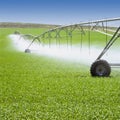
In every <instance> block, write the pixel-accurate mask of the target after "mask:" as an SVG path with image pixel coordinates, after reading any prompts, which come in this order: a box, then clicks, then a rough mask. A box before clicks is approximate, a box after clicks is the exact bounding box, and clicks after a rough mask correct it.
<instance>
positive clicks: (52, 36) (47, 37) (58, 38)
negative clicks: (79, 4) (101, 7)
mask: <svg viewBox="0 0 120 120" xmlns="http://www.w3.org/2000/svg"><path fill="white" fill-rule="evenodd" d="M112 22H114V23H116V24H114V25H112V24H109V23H112ZM118 22H119V23H118ZM75 31H77V33H75V34H79V35H80V36H79V39H80V49H82V44H83V42H84V40H83V38H84V36H85V35H86V34H87V36H88V37H87V42H88V48H89V52H90V47H91V41H92V37H91V32H92V31H96V32H99V33H101V34H104V35H105V41H106V45H105V47H104V49H103V51H102V52H101V53H100V55H99V56H98V57H97V59H96V60H95V62H93V64H92V65H91V67H90V73H91V75H92V76H99V77H108V76H109V75H110V73H111V67H120V63H108V62H107V61H106V60H102V59H101V58H102V57H103V56H104V54H105V53H106V52H107V51H108V50H109V49H110V47H111V46H112V45H113V43H114V42H115V41H116V40H117V39H118V38H119V37H120V18H112V19H103V20H96V21H90V22H81V23H79V24H72V25H66V26H58V27H56V28H53V29H50V30H48V31H45V32H43V33H42V34H40V35H38V36H33V35H30V34H20V36H21V37H24V38H26V37H27V38H28V37H29V38H31V39H32V41H31V43H30V44H29V45H28V47H27V49H25V52H26V53H30V52H31V51H30V47H31V45H32V44H33V43H34V42H35V41H36V42H37V41H38V42H39V43H40V44H43V45H44V44H48V45H49V47H52V46H51V44H52V42H53V40H54V44H56V45H58V46H59V47H60V45H61V44H62V42H63V41H62V40H63V39H62V38H64V40H66V45H67V46H71V48H72V44H73V41H74V38H73V35H75V34H74V32H75ZM16 34H18V33H17V32H16ZM108 36H109V37H108ZM108 38H109V40H108Z"/></svg>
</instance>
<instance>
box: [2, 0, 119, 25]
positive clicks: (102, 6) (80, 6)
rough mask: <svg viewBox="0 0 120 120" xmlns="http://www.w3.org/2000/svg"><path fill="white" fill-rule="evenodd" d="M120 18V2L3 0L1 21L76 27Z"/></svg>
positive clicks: (108, 0) (106, 0)
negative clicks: (88, 22) (84, 23)
mask: <svg viewBox="0 0 120 120" xmlns="http://www.w3.org/2000/svg"><path fill="white" fill-rule="evenodd" d="M116 17H120V0H0V22H24V23H40V24H60V25H67V24H74V23H80V22H87V21H91V20H100V19H108V18H116Z"/></svg>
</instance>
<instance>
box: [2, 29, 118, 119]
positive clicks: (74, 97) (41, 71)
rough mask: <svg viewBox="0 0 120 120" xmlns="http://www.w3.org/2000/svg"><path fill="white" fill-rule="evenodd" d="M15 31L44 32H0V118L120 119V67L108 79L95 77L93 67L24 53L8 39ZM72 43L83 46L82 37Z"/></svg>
mask: <svg viewBox="0 0 120 120" xmlns="http://www.w3.org/2000/svg"><path fill="white" fill-rule="evenodd" d="M15 30H19V31H20V32H21V33H24V34H27V33H30V34H33V35H38V34H40V33H42V32H43V31H46V29H38V28H36V29H35V28H34V29H32V28H30V29H25V28H23V29H20V28H19V29H16V28H6V29H3V28H2V29H0V120H119V119H120V71H119V69H118V70H115V69H112V73H111V76H110V77H107V78H98V77H91V75H90V73H89V69H90V66H87V65H82V64H79V63H75V62H67V61H66V62H65V61H62V60H59V59H57V58H56V59H54V58H50V57H45V56H42V55H41V56H37V55H34V54H25V53H23V52H20V51H17V50H16V49H15V48H14V47H13V45H12V42H11V40H10V39H9V38H8V35H9V34H12V33H14V31H15ZM91 34H96V33H94V32H91ZM96 36H99V34H98V35H96ZM96 36H94V35H93V36H91V37H92V38H91V39H93V38H95V39H97V38H96ZM98 38H100V39H102V36H99V37H98ZM73 39H75V44H76V43H79V41H77V39H78V40H79V37H77V36H76V37H75V38H73ZM76 41H77V42H76ZM91 43H94V44H96V41H94V40H93V41H91ZM101 43H102V41H101ZM93 61H94V60H93Z"/></svg>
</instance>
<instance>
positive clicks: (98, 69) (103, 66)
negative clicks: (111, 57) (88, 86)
mask: <svg viewBox="0 0 120 120" xmlns="http://www.w3.org/2000/svg"><path fill="white" fill-rule="evenodd" d="M90 72H91V75H92V76H94V77H97V76H98V77H109V75H110V73H111V67H110V65H109V64H108V62H107V61H105V60H97V61H95V62H94V63H93V64H92V65H91V68H90Z"/></svg>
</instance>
